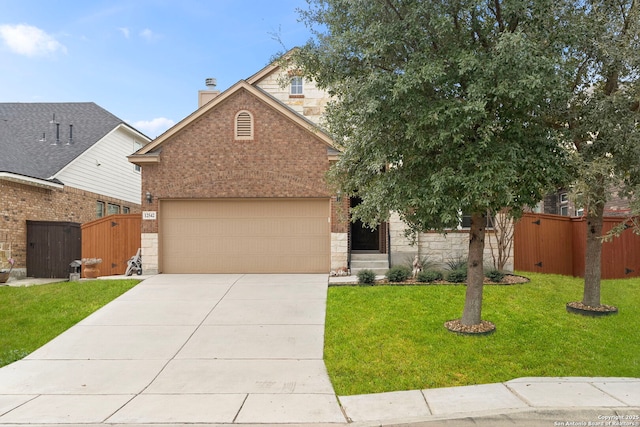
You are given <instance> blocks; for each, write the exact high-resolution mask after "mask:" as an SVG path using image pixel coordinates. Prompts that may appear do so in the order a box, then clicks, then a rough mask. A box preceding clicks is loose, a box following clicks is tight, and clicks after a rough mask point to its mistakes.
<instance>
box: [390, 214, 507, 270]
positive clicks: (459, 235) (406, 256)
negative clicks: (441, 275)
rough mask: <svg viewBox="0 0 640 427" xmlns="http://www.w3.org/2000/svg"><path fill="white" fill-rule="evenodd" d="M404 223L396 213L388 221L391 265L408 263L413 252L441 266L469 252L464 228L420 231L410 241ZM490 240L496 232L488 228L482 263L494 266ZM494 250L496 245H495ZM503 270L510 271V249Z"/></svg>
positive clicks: (467, 237)
mask: <svg viewBox="0 0 640 427" xmlns="http://www.w3.org/2000/svg"><path fill="white" fill-rule="evenodd" d="M405 229H406V226H405V224H404V223H403V222H402V221H401V220H400V218H399V216H398V215H397V214H394V215H392V216H391V218H390V220H389V233H390V236H391V265H398V264H408V263H411V261H412V260H413V257H414V256H415V255H419V256H420V257H426V258H427V259H428V260H430V261H433V262H435V263H437V264H438V265H439V266H441V267H442V268H444V267H446V263H447V261H449V260H452V259H458V258H466V257H467V254H468V252H469V233H468V232H466V231H464V230H453V231H451V232H450V233H447V234H446V235H443V234H440V233H420V234H419V235H418V236H417V239H416V241H415V242H414V243H413V244H412V243H411V241H410V240H409V239H408V238H407V237H405V235H404V231H405ZM489 239H493V240H492V242H495V235H494V234H493V232H491V231H490V230H488V231H487V233H486V235H485V248H484V262H485V265H493V258H492V256H491V247H490V246H489ZM493 246H494V250H496V249H495V248H496V245H495V244H494V245H493ZM496 254H497V252H496ZM505 270H507V271H513V249H512V253H511V255H510V257H509V261H508V262H507V265H506V266H505Z"/></svg>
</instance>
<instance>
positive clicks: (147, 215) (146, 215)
mask: <svg viewBox="0 0 640 427" xmlns="http://www.w3.org/2000/svg"><path fill="white" fill-rule="evenodd" d="M142 219H144V220H154V219H156V211H143V212H142Z"/></svg>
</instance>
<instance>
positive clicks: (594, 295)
mask: <svg viewBox="0 0 640 427" xmlns="http://www.w3.org/2000/svg"><path fill="white" fill-rule="evenodd" d="M601 200H602V199H601ZM603 217H604V203H597V204H596V205H595V206H590V207H589V212H588V213H587V249H586V254H585V268H584V296H583V298H582V303H583V304H584V305H588V306H590V307H599V306H600V277H601V259H602V223H603Z"/></svg>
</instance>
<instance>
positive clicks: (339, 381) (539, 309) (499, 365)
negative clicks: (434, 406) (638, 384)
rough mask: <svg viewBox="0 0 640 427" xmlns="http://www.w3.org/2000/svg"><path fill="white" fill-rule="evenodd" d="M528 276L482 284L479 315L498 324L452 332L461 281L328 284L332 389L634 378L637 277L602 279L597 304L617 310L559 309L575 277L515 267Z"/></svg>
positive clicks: (572, 291) (639, 320)
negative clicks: (482, 332) (449, 324)
mask: <svg viewBox="0 0 640 427" xmlns="http://www.w3.org/2000/svg"><path fill="white" fill-rule="evenodd" d="M523 275H526V276H527V277H529V278H531V282H530V283H527V284H522V285H512V286H496V285H492V286H485V288H484V303H483V314H482V318H483V319H484V320H489V321H492V322H494V323H495V324H496V326H497V331H496V332H495V333H494V334H492V335H488V336H460V335H457V334H454V333H451V332H449V331H448V330H446V329H445V328H444V326H443V324H444V322H446V321H447V320H451V319H457V318H460V317H461V315H462V309H463V306H464V296H465V287H464V286H454V285H432V286H369V287H367V286H362V287H331V288H330V289H329V294H328V304H327V322H326V335H325V350H324V351H325V362H326V365H327V368H328V370H329V374H330V376H331V379H332V382H333V385H334V388H335V390H336V392H337V393H338V395H353V394H364V393H379V392H387V391H397V390H416V389H428V388H437V387H452V386H464V385H472V384H486V383H496V382H503V381H508V380H510V379H513V378H518V377H527V376H534V377H537V376H541V377H549V376H588V377H593V376H605V377H606V376H614V377H640V339H638V332H637V327H638V325H640V279H627V280H604V281H603V282H602V303H603V304H609V305H615V306H617V307H618V309H619V313H618V314H616V315H612V316H607V317H600V318H592V317H585V316H580V315H575V314H569V313H567V312H566V309H565V304H566V303H567V302H570V301H579V300H581V298H582V287H583V283H584V282H583V280H582V279H580V278H574V277H567V276H559V275H542V274H534V273H523Z"/></svg>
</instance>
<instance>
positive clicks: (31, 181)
mask: <svg viewBox="0 0 640 427" xmlns="http://www.w3.org/2000/svg"><path fill="white" fill-rule="evenodd" d="M0 180H3V181H12V182H17V183H19V184H26V185H32V186H34V187H41V188H50V189H55V190H62V189H63V188H64V185H63V184H56V183H55V182H50V181H46V180H43V179H40V178H33V177H30V176H24V175H18V174H14V173H11V172H0Z"/></svg>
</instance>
